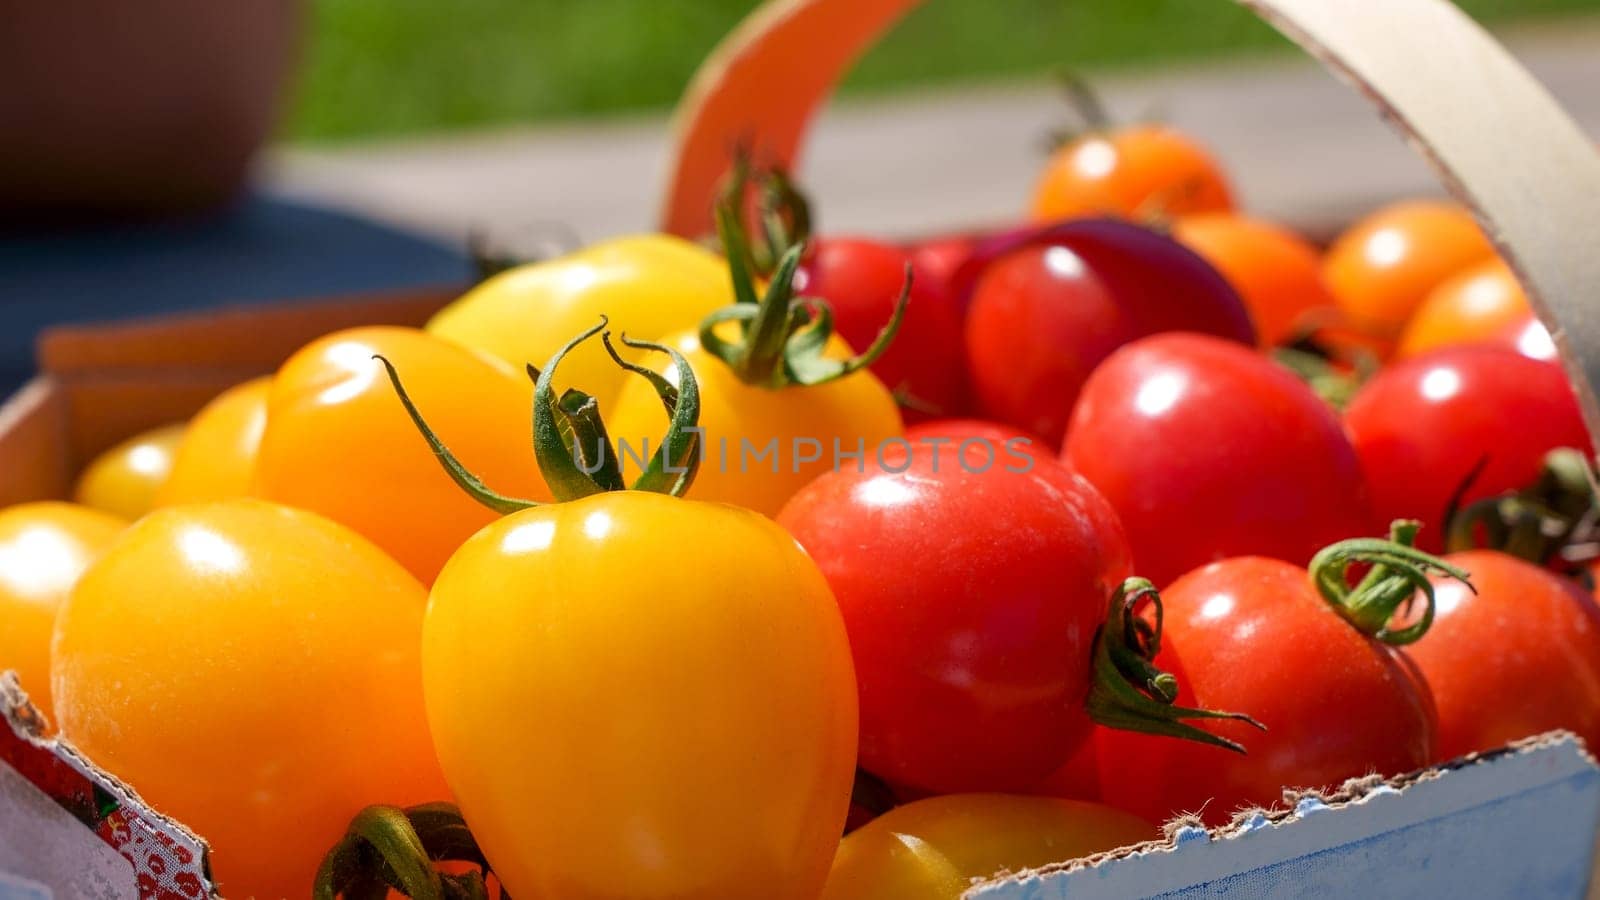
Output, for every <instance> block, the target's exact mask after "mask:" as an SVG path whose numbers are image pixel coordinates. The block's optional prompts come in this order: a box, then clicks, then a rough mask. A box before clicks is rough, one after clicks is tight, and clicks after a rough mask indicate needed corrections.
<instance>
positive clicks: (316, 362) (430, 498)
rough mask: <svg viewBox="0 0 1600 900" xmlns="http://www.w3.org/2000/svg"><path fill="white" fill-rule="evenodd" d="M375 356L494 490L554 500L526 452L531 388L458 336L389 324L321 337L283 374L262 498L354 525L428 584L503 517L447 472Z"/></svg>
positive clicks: (267, 436) (268, 437)
mask: <svg viewBox="0 0 1600 900" xmlns="http://www.w3.org/2000/svg"><path fill="white" fill-rule="evenodd" d="M374 354H382V355H383V356H384V357H386V358H387V359H388V360H389V361H390V362H392V363H393V364H394V366H395V368H396V369H397V370H398V371H399V373H400V375H401V377H402V378H404V379H405V384H406V387H407V389H408V390H409V391H410V392H411V395H412V397H413V398H415V399H416V401H417V403H418V404H420V405H422V406H424V407H425V408H427V409H429V410H430V411H431V413H430V422H431V424H432V425H433V427H434V430H435V431H436V432H437V433H438V434H439V436H440V437H441V438H442V439H443V440H444V442H445V444H446V445H448V446H449V447H450V449H451V450H453V451H454V452H455V454H456V455H457V456H458V457H460V458H461V459H462V460H463V461H464V462H466V464H467V465H468V466H469V467H470V468H471V469H472V470H473V471H475V472H477V473H478V474H479V475H480V476H481V477H482V478H484V480H485V481H487V482H488V484H489V485H490V486H491V487H495V488H497V489H499V490H501V491H503V492H507V493H511V494H515V495H518V496H529V495H532V496H534V497H535V498H538V499H548V498H549V496H550V494H549V492H548V491H547V490H546V489H545V486H544V484H543V482H542V480H541V479H540V477H539V471H538V467H537V466H536V465H535V464H534V462H533V460H532V459H531V458H530V456H529V450H528V437H527V435H528V416H529V410H530V409H532V407H533V385H532V384H531V383H530V382H529V381H528V378H527V377H526V376H525V375H524V374H523V373H521V372H514V371H512V370H511V369H510V368H508V367H506V366H504V365H502V364H500V363H498V362H495V361H491V360H489V359H487V358H485V357H481V356H478V355H476V354H474V353H472V352H471V351H468V350H464V349H462V348H460V347H457V346H456V345H454V344H451V343H450V342H448V341H444V340H441V339H439V338H436V337H433V336H432V335H429V334H426V333H424V332H421V331H417V330H415V329H410V328H391V327H372V328H355V329H350V330H348V331H341V332H336V333H334V334H331V335H328V336H327V337H324V338H321V339H319V340H316V341H313V342H312V343H310V344H308V345H306V346H305V347H304V348H302V349H301V350H300V351H299V352H297V353H296V354H295V355H294V356H292V357H290V359H289V361H288V362H286V363H284V365H283V368H282V369H280V370H279V371H278V374H277V376H276V377H275V378H274V379H273V383H272V390H271V392H270V393H269V395H268V399H267V427H266V430H265V431H264V432H263V433H262V436H261V449H260V452H259V456H258V459H257V462H256V472H255V487H254V490H255V493H256V495H257V496H261V497H265V498H267V499H269V500H274V501H277V502H279V503H287V504H289V505H291V506H298V507H300V508H302V509H309V510H312V511H314V512H318V513H321V514H322V515H325V516H327V517H328V518H330V519H333V520H334V521H336V522H340V523H342V524H344V525H347V526H349V527H351V528H354V529H355V530H356V531H357V532H359V533H361V534H362V535H363V536H365V537H366V538H367V539H368V540H371V541H372V542H373V543H375V544H377V545H378V546H379V547H382V548H383V549H384V550H385V551H387V552H388V553H389V554H390V555H391V556H393V557H394V558H395V559H397V560H399V561H400V563H401V564H402V565H404V566H405V567H406V568H408V569H410V570H411V573H412V574H413V575H416V576H417V577H418V578H420V579H422V581H423V582H424V583H427V582H431V581H432V580H433V576H434V575H435V574H436V573H437V572H438V571H439V567H440V566H442V565H444V561H445V560H446V559H448V558H449V556H450V554H451V553H453V552H454V551H455V549H456V547H458V546H460V544H461V542H462V541H464V540H466V539H467V538H468V537H469V536H470V535H471V534H472V533H473V532H475V531H477V530H478V529H479V528H482V527H483V526H484V525H486V524H488V523H489V522H490V521H491V520H492V519H494V518H495V515H494V513H492V512H490V511H488V510H486V509H484V508H483V507H481V506H479V505H478V504H477V503H476V502H474V501H473V500H472V499H470V498H469V497H467V496H466V495H465V494H463V493H462V492H461V490H460V489H459V488H457V487H456V485H455V484H454V482H452V481H451V480H450V477H449V476H448V475H446V474H445V473H444V471H443V470H441V469H440V468H439V463H438V461H437V460H436V459H435V458H434V455H433V452H432V451H431V450H429V449H428V445H427V443H426V442H425V441H424V440H423V439H422V437H421V436H420V435H418V434H417V430H416V427H415V426H413V425H412V423H411V419H410V418H409V417H407V415H406V412H405V409H404V407H402V406H401V404H400V400H399V399H398V398H397V397H396V396H395V393H394V388H393V387H392V386H391V385H390V384H389V379H388V378H386V377H385V376H384V372H383V367H382V365H381V364H380V363H379V362H378V361H377V360H374V359H373V358H372V357H373V355H374Z"/></svg>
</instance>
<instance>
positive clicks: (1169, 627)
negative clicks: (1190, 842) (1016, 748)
mask: <svg viewBox="0 0 1600 900" xmlns="http://www.w3.org/2000/svg"><path fill="white" fill-rule="evenodd" d="M1161 598H1162V603H1163V607H1164V609H1165V617H1164V620H1163V625H1164V634H1163V636H1162V644H1161V652H1160V653H1159V654H1157V656H1156V660H1155V663H1156V665H1157V666H1158V667H1160V668H1161V669H1162V670H1164V671H1168V672H1172V673H1173V674H1175V675H1176V676H1177V677H1178V683H1179V685H1180V691H1179V696H1178V701H1177V702H1178V703H1180V704H1182V705H1185V706H1202V707H1205V708H1209V709H1227V710H1229V711H1233V712H1242V713H1245V714H1247V715H1249V716H1251V717H1253V718H1255V719H1256V720H1257V721H1259V722H1261V723H1262V724H1263V725H1265V726H1266V730H1265V731H1257V730H1255V729H1252V728H1250V727H1248V726H1247V725H1245V724H1243V723H1239V722H1207V721H1196V722H1195V723H1194V724H1195V725H1197V726H1198V727H1200V728H1203V729H1205V730H1207V731H1210V732H1213V733H1215V734H1219V735H1222V736H1225V737H1228V738H1231V739H1233V740H1235V741H1238V742H1239V743H1241V744H1243V745H1244V746H1245V748H1246V749H1247V751H1248V753H1247V754H1246V755H1240V754H1237V753H1232V752H1230V751H1227V750H1223V749H1220V748H1218V747H1212V746H1209V745H1205V744H1199V743H1195V742H1192V741H1178V740H1171V739H1164V738H1159V737H1151V736H1148V735H1142V734H1135V733H1131V732H1125V731H1116V730H1113V729H1109V728H1102V729H1099V730H1098V731H1097V732H1096V738H1097V740H1098V746H1097V750H1098V752H1099V765H1100V790H1101V794H1102V797H1103V798H1104V800H1105V802H1107V803H1109V804H1111V805H1113V806H1116V807H1118V808H1120V809H1126V810H1129V811H1131V812H1133V813H1135V814H1137V815H1141V816H1145V817H1147V818H1150V819H1152V820H1155V821H1162V820H1165V819H1167V818H1170V817H1171V816H1173V815H1176V814H1178V813H1181V812H1197V811H1198V812H1201V817H1202V818H1203V819H1204V820H1205V821H1206V822H1207V823H1208V824H1212V825H1215V824H1220V823H1223V822H1226V821H1228V819H1229V817H1230V816H1231V815H1232V813H1234V812H1235V811H1237V810H1238V809H1241V808H1243V807H1246V806H1267V805H1272V804H1275V803H1277V802H1279V801H1280V800H1281V799H1282V793H1283V789H1284V788H1322V787H1329V786H1337V785H1338V784H1339V783H1341V782H1342V781H1344V780H1345V779H1347V778H1353V777H1356V776H1359V775H1365V774H1368V773H1369V772H1378V773H1381V774H1384V775H1395V774H1399V773H1401V772H1406V771H1410V770H1412V769H1417V768H1421V767H1422V766H1425V765H1428V764H1429V763H1430V762H1432V761H1433V760H1434V759H1435V755H1436V754H1435V747H1436V733H1435V732H1436V728H1437V722H1436V718H1435V712H1434V709H1433V703H1432V698H1431V697H1430V696H1429V694H1428V692H1427V685H1426V684H1425V683H1424V682H1423V681H1422V680H1421V678H1420V676H1419V675H1418V674H1417V673H1416V672H1415V671H1414V670H1413V669H1412V668H1411V667H1410V666H1409V664H1408V662H1407V660H1406V658H1405V657H1404V656H1403V655H1401V654H1400V653H1399V652H1397V651H1396V650H1394V649H1393V648H1391V647H1389V646H1387V645H1384V644H1382V643H1380V642H1378V641H1376V640H1373V639H1372V638H1369V637H1366V636H1365V635H1363V634H1361V633H1360V632H1359V631H1358V630H1356V629H1355V628H1354V627H1352V626H1351V625H1350V624H1349V623H1348V622H1346V621H1345V620H1344V619H1343V618H1342V617H1341V616H1340V615H1339V613H1337V612H1335V611H1334V609H1333V608H1332V607H1331V606H1330V605H1329V604H1328V602H1327V601H1326V600H1324V599H1323V598H1322V597H1321V596H1320V595H1319V594H1318V593H1317V592H1316V589H1315V588H1314V587H1313V586H1312V583H1311V579H1310V577H1309V576H1308V575H1307V573H1306V570H1305V569H1304V568H1301V567H1299V566H1296V565H1292V564H1290V563H1286V562H1282V561H1280V560H1273V559H1265V558H1261V557H1237V558H1233V559H1227V560H1223V561H1221V562H1217V563H1212V564H1211V565H1208V566H1204V567H1202V568H1200V569H1197V570H1195V571H1193V572H1191V573H1189V574H1188V575H1185V576H1184V577H1183V578H1180V579H1178V580H1177V581H1176V582H1174V583H1173V584H1172V585H1171V586H1170V587H1168V588H1166V589H1164V590H1163V591H1162V592H1161Z"/></svg>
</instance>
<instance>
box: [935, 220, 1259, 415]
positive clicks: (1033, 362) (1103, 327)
mask: <svg viewBox="0 0 1600 900" xmlns="http://www.w3.org/2000/svg"><path fill="white" fill-rule="evenodd" d="M967 284H970V285H972V286H973V292H972V299H971V305H970V308H969V309H968V311H967V322H966V348H967V365H968V369H969V371H970V373H971V376H972V382H973V387H974V392H975V394H976V398H977V400H978V405H979V406H980V407H981V408H982V410H983V412H984V413H985V414H987V415H988V416H989V417H990V418H993V419H997V420H999V421H1002V422H1007V423H1010V424H1012V425H1015V426H1017V427H1018V428H1023V429H1026V430H1028V431H1031V432H1033V433H1035V434H1038V435H1039V436H1040V437H1042V438H1045V439H1046V440H1048V441H1050V442H1052V443H1055V442H1057V441H1059V440H1060V439H1061V435H1062V433H1063V431H1064V430H1065V428H1066V424H1067V418H1068V417H1069V416H1070V415H1071V413H1072V406H1073V402H1074V401H1075V400H1076V398H1077V396H1078V391H1079V390H1080V389H1081V388H1082V386H1083V383H1084V381H1085V380H1086V379H1087V378H1088V377H1089V373H1090V372H1091V371H1093V370H1094V367H1095V366H1096V365H1098V364H1099V363H1100V361H1101V360H1103V359H1105V358H1106V357H1107V356H1109V355H1110V354H1111V353H1112V351H1114V350H1116V349H1117V348H1118V347H1120V346H1122V345H1123V344H1126V343H1129V342H1130V341H1134V340H1137V339H1138V338H1141V337H1144V336H1145V335H1149V334H1155V333H1157V332H1163V331H1195V332H1201V333H1205V334H1212V335H1216V336H1217V337H1223V338H1229V339H1232V340H1236V341H1239V342H1240V343H1244V344H1254V343H1255V331H1254V330H1253V328H1252V326H1251V324H1250V317H1249V315H1248V313H1246V312H1245V309H1244V305H1243V304H1242V303H1241V301H1240V300H1239V297H1238V295H1237V294H1236V293H1234V291H1233V289H1232V288H1231V287H1229V286H1228V283H1227V282H1226V281H1224V280H1223V278H1222V276H1220V275H1218V274H1217V272H1216V270H1214V269H1212V268H1211V267H1210V266H1209V265H1207V264H1206V262H1205V261H1204V260H1202V259H1200V257H1198V256H1196V255H1195V254H1194V253H1192V252H1191V251H1189V250H1187V249H1185V248H1183V247H1182V246H1181V245H1179V244H1178V243H1176V242H1175V241H1173V240H1171V239H1169V238H1167V237H1164V236H1162V235H1159V234H1157V233H1155V232H1153V231H1150V230H1149V229H1146V228H1141V227H1139V226H1137V225H1130V224H1127V223H1125V222H1113V221H1108V220H1080V221H1075V222H1068V223H1064V224H1061V225H1057V226H1054V227H1052V228H1048V229H1042V230H1035V231H1031V232H1021V233H1018V234H1013V235H1003V236H1001V237H999V238H996V239H994V240H993V241H990V242H987V243H986V244H985V245H984V247H982V248H980V249H979V250H977V251H974V255H973V258H972V259H971V260H969V262H968V263H967V264H966V265H965V266H964V268H963V271H962V272H960V273H958V274H957V277H956V289H957V290H958V291H960V290H962V287H963V285H967Z"/></svg>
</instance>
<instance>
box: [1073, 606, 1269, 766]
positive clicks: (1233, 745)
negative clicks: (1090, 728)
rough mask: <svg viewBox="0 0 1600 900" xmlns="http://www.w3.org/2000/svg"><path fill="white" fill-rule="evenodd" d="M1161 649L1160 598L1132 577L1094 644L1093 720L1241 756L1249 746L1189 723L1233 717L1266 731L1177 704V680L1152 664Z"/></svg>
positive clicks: (1248, 720)
mask: <svg viewBox="0 0 1600 900" xmlns="http://www.w3.org/2000/svg"><path fill="white" fill-rule="evenodd" d="M1146 600H1148V601H1149V602H1150V604H1151V606H1152V608H1153V610H1154V611H1155V617H1154V621H1153V622H1152V621H1150V620H1147V619H1145V618H1144V617H1143V616H1142V615H1140V609H1141V608H1142V607H1143V605H1144V602H1145V601H1146ZM1160 651H1161V595H1160V594H1159V593H1157V592H1156V586H1155V585H1154V584H1151V583H1150V581H1149V580H1148V579H1144V578H1129V579H1127V580H1126V581H1124V582H1123V583H1122V584H1121V585H1120V586H1119V587H1118V588H1117V590H1116V591H1115V592H1114V593H1113V594H1112V595H1111V608H1110V611H1109V612H1108V613H1107V615H1106V624H1105V625H1103V626H1101V629H1100V634H1099V635H1098V636H1097V638H1096V640H1095V647H1094V678H1093V680H1092V681H1091V682H1090V684H1089V700H1088V703H1087V709H1088V711H1089V718H1091V719H1093V720H1095V722H1097V723H1099V724H1101V725H1104V726H1105V727H1107V728H1116V729H1120V730H1122V731H1138V732H1142V733H1144V734H1155V735H1163V736H1166V737H1176V738H1185V739H1187V740H1191V741H1199V742H1200V743H1203V744H1211V745H1213V746H1217V747H1222V748H1224V749H1227V750H1233V751H1235V752H1237V753H1244V752H1245V748H1244V747H1243V746H1242V745H1240V744H1238V743H1237V742H1235V741H1230V740H1228V739H1227V738H1224V737H1218V736H1217V735H1215V734H1212V733H1211V732H1209V731H1206V730H1205V729H1203V728H1196V727H1195V726H1193V725H1190V724H1188V723H1187V722H1185V721H1184V720H1185V719H1232V720H1235V721H1239V722H1244V723H1246V724H1248V725H1253V726H1255V727H1256V728H1259V729H1261V730H1262V731H1265V730H1266V728H1267V727H1266V726H1265V725H1262V724H1261V723H1260V722H1257V721H1256V720H1255V719H1252V718H1250V717H1249V716H1247V715H1244V714H1243V713H1230V712H1219V711H1216V710H1209V709H1194V708H1190V707H1186V706H1178V705H1176V703H1175V702H1174V701H1176V700H1177V698H1178V679H1177V678H1176V677H1174V676H1173V675H1172V673H1170V672H1163V671H1161V670H1160V669H1158V668H1156V666H1155V663H1154V662H1153V660H1154V659H1155V657H1156V654H1157V653H1159V652H1160Z"/></svg>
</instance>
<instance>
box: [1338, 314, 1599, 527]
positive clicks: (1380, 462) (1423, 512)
mask: <svg viewBox="0 0 1600 900" xmlns="http://www.w3.org/2000/svg"><path fill="white" fill-rule="evenodd" d="M1345 423H1346V425H1347V427H1348V428H1349V431H1350V437H1351V440H1352V441H1353V442H1354V444H1355V448H1356V452H1357V453H1358V454H1359V455H1360V457H1361V465H1362V468H1363V469H1364V470H1365V472H1366V478H1367V483H1368V485H1369V486H1370V488H1371V490H1372V497H1373V505H1374V507H1375V508H1376V512H1377V513H1378V515H1379V517H1380V519H1381V520H1383V521H1389V520H1391V519H1396V518H1411V519H1418V520H1420V521H1421V522H1422V523H1423V528H1422V532H1421V534H1419V535H1418V538H1417V544H1418V546H1420V547H1422V548H1423V549H1426V550H1437V549H1439V548H1440V547H1442V546H1443V527H1444V522H1443V519H1444V514H1445V509H1446V507H1447V506H1448V505H1449V503H1450V498H1451V496H1452V495H1453V494H1454V493H1455V492H1456V490H1457V489H1458V487H1459V486H1460V485H1461V484H1462V482H1463V481H1464V480H1465V479H1466V478H1467V477H1468V475H1469V474H1470V473H1471V472H1472V470H1473V467H1474V466H1476V465H1477V464H1478V462H1479V461H1480V460H1483V459H1487V460H1488V461H1487V463H1486V464H1485V465H1484V468H1483V470H1482V472H1480V473H1479V474H1478V476H1477V478H1476V479H1475V480H1474V481H1473V483H1472V486H1471V487H1470V489H1469V490H1468V491H1467V492H1466V494H1465V495H1464V502H1471V501H1473V500H1477V499H1480V498H1483V497H1490V496H1493V495H1495V494H1499V493H1502V492H1504V491H1509V490H1514V489H1516V488H1520V487H1524V486H1525V485H1527V484H1528V483H1530V482H1531V481H1533V479H1534V478H1535V477H1537V476H1538V474H1539V469H1540V465H1541V463H1542V461H1543V459H1544V456H1545V454H1546V453H1547V452H1548V451H1550V450H1552V449H1555V448H1557V447H1576V448H1580V449H1584V450H1587V449H1588V448H1589V437H1588V433H1587V432H1586V431H1585V430H1584V426H1583V418H1582V416H1581V415H1580V413H1579V412H1578V402H1577V400H1576V399H1575V398H1574V396H1573V394H1572V388H1571V386H1570V385H1569V384H1568V382H1567V379H1566V375H1565V374H1564V373H1563V372H1562V370H1561V368H1560V367H1559V366H1558V365H1557V364H1555V363H1553V362H1545V361H1542V360H1535V359H1529V358H1527V357H1525V356H1523V355H1521V354H1519V353H1517V352H1516V351H1515V350H1511V349H1508V348H1503V347H1494V346H1467V347H1450V348H1445V349H1441V350H1437V351H1435V352H1433V353H1428V354H1425V355H1422V356H1418V357H1416V358H1414V359H1408V360H1405V361H1402V362H1399V363H1396V364H1395V365H1393V366H1390V367H1389V368H1386V369H1384V370H1383V371H1381V372H1379V373H1378V374H1377V375H1375V376H1373V378H1372V380H1371V381H1368V382H1367V383H1366V384H1365V385H1363V386H1362V388H1361V390H1360V391H1358V392H1357V393H1356V395H1355V397H1354V398H1352V399H1351V401H1350V405H1349V407H1348V408H1347V409H1346V411H1345Z"/></svg>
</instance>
